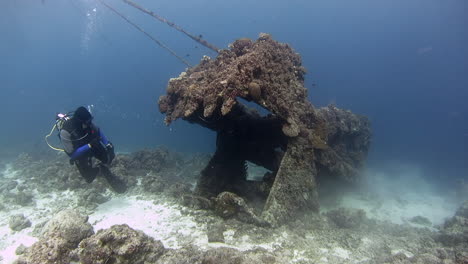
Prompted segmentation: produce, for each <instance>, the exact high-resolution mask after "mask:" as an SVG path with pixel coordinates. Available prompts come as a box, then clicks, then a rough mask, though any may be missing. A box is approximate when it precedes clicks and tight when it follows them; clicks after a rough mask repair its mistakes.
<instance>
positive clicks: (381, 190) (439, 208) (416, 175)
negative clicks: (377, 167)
mask: <svg viewBox="0 0 468 264" xmlns="http://www.w3.org/2000/svg"><path fill="white" fill-rule="evenodd" d="M366 177H367V179H368V186H367V190H365V191H364V192H354V193H349V194H346V195H345V196H344V197H343V198H342V200H341V203H340V205H339V206H342V207H346V208H358V209H363V210H364V211H366V214H367V216H368V217H370V218H375V219H379V220H382V221H390V222H392V223H396V224H404V223H409V222H408V221H409V220H410V219H411V218H413V217H415V216H423V217H426V218H427V219H429V220H430V221H431V222H432V224H433V225H438V224H442V223H443V222H444V221H445V219H447V218H448V217H451V216H453V214H454V212H455V211H456V209H457V204H456V203H455V202H451V199H450V198H449V195H447V197H442V196H441V195H440V194H439V193H438V192H437V191H436V188H435V187H434V186H431V185H430V184H429V183H428V182H427V181H426V180H424V178H423V177H422V172H421V171H420V170H419V169H418V168H415V167H409V166H402V168H397V172H396V173H395V174H389V173H387V174H385V173H382V172H375V171H368V172H367V176H366ZM410 224H412V223H410ZM412 225H415V226H416V224H412Z"/></svg>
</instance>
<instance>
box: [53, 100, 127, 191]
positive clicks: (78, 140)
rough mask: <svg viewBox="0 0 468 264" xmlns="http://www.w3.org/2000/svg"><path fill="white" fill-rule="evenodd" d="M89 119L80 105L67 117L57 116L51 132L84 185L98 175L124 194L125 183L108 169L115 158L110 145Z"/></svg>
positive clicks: (90, 118)
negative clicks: (55, 130)
mask: <svg viewBox="0 0 468 264" xmlns="http://www.w3.org/2000/svg"><path fill="white" fill-rule="evenodd" d="M92 120H93V116H92V115H91V113H90V112H89V111H88V109H86V108H85V107H83V106H80V107H78V108H77V109H76V110H75V112H74V113H73V115H71V116H70V115H68V114H58V115H57V122H56V124H55V126H54V128H52V131H53V130H54V129H55V128H57V129H58V131H59V132H60V134H59V138H60V140H61V142H62V144H63V147H64V149H63V151H64V152H65V153H67V155H68V156H69V157H70V164H71V165H73V164H75V165H76V167H77V168H78V170H79V172H80V174H81V176H83V178H84V179H85V180H86V182H87V183H91V182H93V181H94V179H96V177H97V176H98V175H102V176H104V178H105V179H106V180H107V182H108V183H109V185H110V186H111V187H112V189H113V190H114V191H115V192H117V193H124V192H125V191H126V190H127V186H126V184H125V182H124V181H122V180H121V179H119V178H118V177H117V176H116V175H114V174H113V173H112V172H111V171H110V169H109V167H108V166H109V165H110V164H111V163H112V160H113V159H114V157H115V152H114V146H113V145H112V143H111V142H110V141H109V140H108V139H107V138H106V136H105V135H104V134H103V133H102V131H101V130H100V129H99V128H98V127H97V126H96V125H94V124H93V122H92ZM52 131H51V132H52ZM48 136H50V134H49V135H48ZM48 136H47V137H48ZM47 137H46V139H47ZM49 146H50V145H49ZM51 147H52V146H51ZM52 148H53V147H52ZM54 149H56V148H54ZM57 150H60V149H57ZM93 157H94V158H96V159H97V160H98V163H97V164H96V166H93Z"/></svg>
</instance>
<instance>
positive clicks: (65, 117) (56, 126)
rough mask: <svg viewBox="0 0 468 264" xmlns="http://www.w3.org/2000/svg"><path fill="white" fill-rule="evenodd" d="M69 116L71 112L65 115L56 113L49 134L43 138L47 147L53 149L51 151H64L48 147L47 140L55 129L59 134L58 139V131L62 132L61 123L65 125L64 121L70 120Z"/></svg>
mask: <svg viewBox="0 0 468 264" xmlns="http://www.w3.org/2000/svg"><path fill="white" fill-rule="evenodd" d="M71 114H72V112H68V113H66V114H63V113H57V114H56V116H55V124H54V126H53V127H52V129H51V130H50V133H49V134H48V135H46V136H45V141H46V143H47V145H48V146H49V147H50V148H51V149H53V150H57V151H65V150H64V149H61V148H56V147H54V146H52V145H50V143H49V141H48V138H49V137H50V136H51V135H52V133H54V130H55V129H57V131H58V132H59V137H60V130H62V127H63V123H65V121H68V120H70V118H71Z"/></svg>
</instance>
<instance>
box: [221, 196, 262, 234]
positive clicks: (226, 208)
mask: <svg viewBox="0 0 468 264" xmlns="http://www.w3.org/2000/svg"><path fill="white" fill-rule="evenodd" d="M214 209H215V212H216V213H217V214H218V215H219V216H221V217H223V218H230V217H236V218H238V219H239V220H241V221H243V222H246V223H251V224H256V225H259V226H267V225H268V222H266V221H264V220H263V219H261V218H260V217H258V216H257V215H256V214H255V212H254V210H253V209H252V208H250V207H249V206H248V205H247V204H246V202H245V201H244V199H242V198H241V197H239V196H237V195H236V194H234V193H230V192H222V193H220V194H219V195H218V196H217V197H216V198H215V199H214Z"/></svg>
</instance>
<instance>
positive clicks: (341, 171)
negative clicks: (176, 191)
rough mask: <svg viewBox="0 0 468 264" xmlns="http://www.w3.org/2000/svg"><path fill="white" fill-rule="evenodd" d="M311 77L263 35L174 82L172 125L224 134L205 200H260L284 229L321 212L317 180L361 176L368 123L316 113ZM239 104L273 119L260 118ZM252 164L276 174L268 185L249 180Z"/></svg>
mask: <svg viewBox="0 0 468 264" xmlns="http://www.w3.org/2000/svg"><path fill="white" fill-rule="evenodd" d="M304 74H305V69H304V68H303V67H302V65H301V58H300V56H299V54H297V53H295V52H294V50H293V49H292V48H291V47H290V46H289V45H287V44H283V43H279V42H276V41H274V40H273V39H272V38H271V37H270V36H269V35H268V34H261V35H260V37H259V38H258V39H257V40H256V41H255V42H254V41H251V40H249V39H240V40H237V41H235V42H234V43H233V44H232V45H230V49H228V50H223V51H221V52H220V53H219V56H218V57H217V58H216V59H213V60H212V59H210V58H208V57H204V58H203V59H202V61H201V62H200V64H199V65H197V66H195V67H193V68H190V69H188V70H187V71H186V72H183V73H182V74H180V76H179V77H178V78H174V79H171V80H170V81H169V84H168V87H167V94H166V95H164V96H161V97H160V99H159V108H160V111H161V112H162V113H165V114H166V119H165V122H166V124H170V123H171V122H172V121H174V120H176V119H178V118H183V119H184V120H186V121H189V122H191V123H197V124H199V125H202V126H204V127H206V128H209V129H211V130H214V131H216V132H217V139H216V152H215V154H214V156H213V158H212V159H211V161H210V162H209V164H208V165H207V167H206V168H205V169H204V170H203V171H202V172H201V177H200V179H199V181H198V184H197V189H196V193H197V194H198V195H203V196H205V197H210V196H217V195H218V194H219V193H221V192H223V191H229V192H233V193H236V194H238V195H240V196H242V197H245V198H248V200H254V199H256V198H260V199H261V200H263V203H264V207H263V212H262V217H263V219H265V220H267V221H268V222H269V223H271V224H273V225H278V224H282V223H285V222H286V221H287V220H288V219H290V218H291V217H295V216H297V215H298V214H299V213H300V212H302V211H303V210H304V209H309V210H312V211H318V209H319V204H318V201H317V183H316V176H317V175H327V176H328V175H331V176H336V175H338V176H339V177H340V178H342V179H351V180H352V179H353V178H354V177H356V175H357V170H358V169H359V167H360V166H361V165H362V164H363V160H364V158H365V155H366V154H367V150H368V147H369V142H370V140H369V139H370V128H369V122H368V120H367V119H366V118H365V117H360V116H357V115H354V114H352V113H351V112H349V111H344V110H340V109H337V108H333V107H328V108H324V109H320V110H316V109H315V108H314V107H313V106H312V104H311V103H310V102H309V101H308V97H307V90H306V88H305V87H304ZM238 98H243V99H245V100H247V101H252V102H254V103H256V104H258V105H259V106H261V107H263V108H265V109H267V110H268V111H269V112H270V114H268V115H266V116H261V115H260V114H258V113H257V112H256V110H254V109H251V108H249V107H247V106H245V105H244V104H242V103H241V102H240V101H238ZM246 161H249V162H252V163H254V164H256V165H259V166H262V167H265V168H267V169H269V170H271V171H272V172H273V173H272V174H271V175H269V176H268V177H265V178H264V183H263V184H258V183H252V182H250V181H247V179H246V175H247V173H246V169H245V168H246ZM256 195H257V197H255V196H256Z"/></svg>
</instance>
